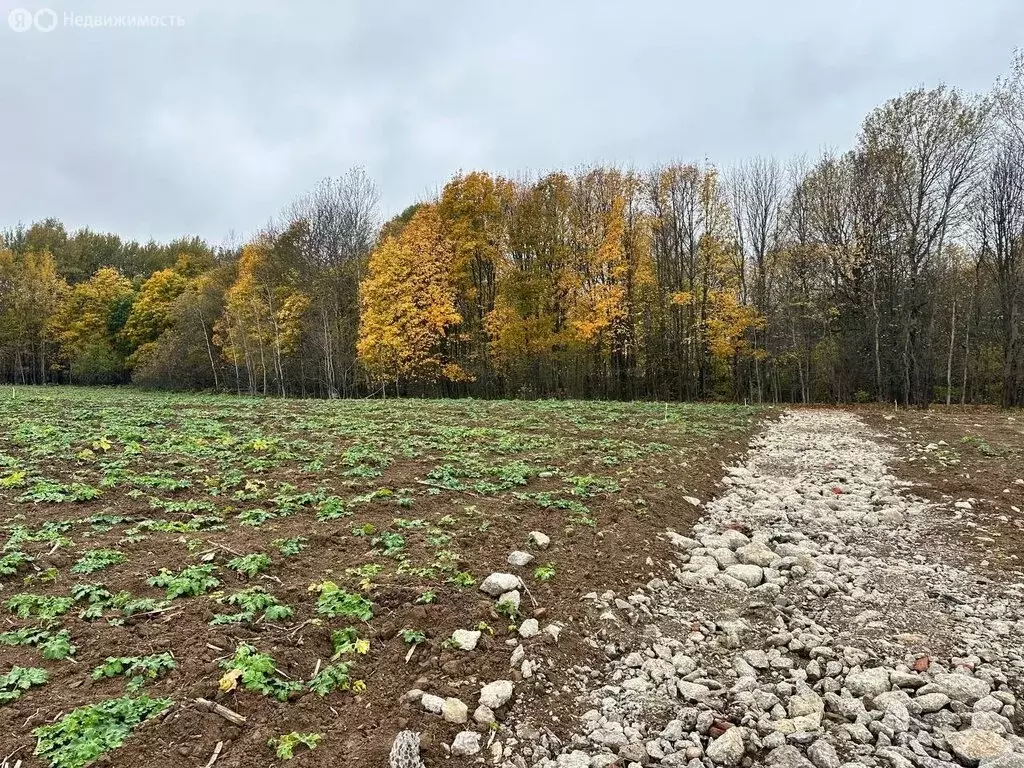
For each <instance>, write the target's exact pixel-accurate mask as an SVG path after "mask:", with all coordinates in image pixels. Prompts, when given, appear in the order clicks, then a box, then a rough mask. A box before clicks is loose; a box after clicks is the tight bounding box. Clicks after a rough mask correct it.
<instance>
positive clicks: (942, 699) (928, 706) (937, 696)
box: [914, 691, 949, 714]
mask: <svg viewBox="0 0 1024 768" xmlns="http://www.w3.org/2000/svg"><path fill="white" fill-rule="evenodd" d="M914 701H915V702H917V706H919V707H920V708H921V712H922V714H928V713H929V712H938V711H939V710H940V709H942V708H943V707H944V706H946V705H947V704H949V696H947V695H946V694H944V693H940V692H939V691H936V692H935V693H925V694H922V695H920V696H917V697H916V698H915V699H914Z"/></svg>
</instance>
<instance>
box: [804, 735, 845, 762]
mask: <svg viewBox="0 0 1024 768" xmlns="http://www.w3.org/2000/svg"><path fill="white" fill-rule="evenodd" d="M807 757H809V758H810V760H811V762H812V763H814V765H815V766H816V768H839V766H840V760H839V755H838V754H836V748H835V747H833V746H832V745H831V744H829V743H828V742H827V741H825V740H824V739H818V740H817V741H816V742H814V743H813V744H811V746H809V747H808V748H807Z"/></svg>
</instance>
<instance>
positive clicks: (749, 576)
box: [725, 565, 764, 587]
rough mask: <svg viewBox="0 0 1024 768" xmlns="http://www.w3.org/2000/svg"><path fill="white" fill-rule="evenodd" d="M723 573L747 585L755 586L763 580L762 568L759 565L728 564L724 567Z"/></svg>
mask: <svg viewBox="0 0 1024 768" xmlns="http://www.w3.org/2000/svg"><path fill="white" fill-rule="evenodd" d="M725 573H726V575H727V576H732V577H733V578H734V579H738V580H739V581H742V582H743V583H744V584H746V585H747V586H748V587H756V586H758V585H759V584H760V583H761V582H762V581H764V569H762V568H761V566H759V565H730V566H729V567H728V568H726V569H725Z"/></svg>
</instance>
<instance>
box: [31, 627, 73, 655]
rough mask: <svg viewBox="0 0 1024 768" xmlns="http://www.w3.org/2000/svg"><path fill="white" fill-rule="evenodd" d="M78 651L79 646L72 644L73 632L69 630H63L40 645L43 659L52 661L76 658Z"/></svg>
mask: <svg viewBox="0 0 1024 768" xmlns="http://www.w3.org/2000/svg"><path fill="white" fill-rule="evenodd" d="M77 650H78V646H77V645H73V644H72V643H71V632H70V631H69V630H67V629H62V630H61V631H60V632H58V633H57V634H55V635H51V636H50V637H48V638H46V639H45V640H43V641H42V642H41V643H39V651H40V654H41V655H42V657H43V658H44V659H47V660H52V661H59V660H60V659H66V658H68V657H69V656H74V655H75V651H77Z"/></svg>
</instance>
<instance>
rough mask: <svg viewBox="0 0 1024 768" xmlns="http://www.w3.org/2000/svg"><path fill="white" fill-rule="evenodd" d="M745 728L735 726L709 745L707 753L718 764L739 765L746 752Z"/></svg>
mask: <svg viewBox="0 0 1024 768" xmlns="http://www.w3.org/2000/svg"><path fill="white" fill-rule="evenodd" d="M744 733H745V729H744V728H740V727H739V726H733V727H732V728H730V729H729V730H727V731H726V732H725V733H723V734H722V735H721V736H719V737H718V738H717V739H715V740H714V741H713V742H711V744H710V745H709V746H708V748H707V751H706V753H705V754H706V755H707V757H708V759H709V760H710V761H711V762H713V763H715V764H716V765H739V762H740V761H741V760H742V759H743V755H744V753H745V752H746V747H745V746H744V745H743V735H744Z"/></svg>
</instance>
